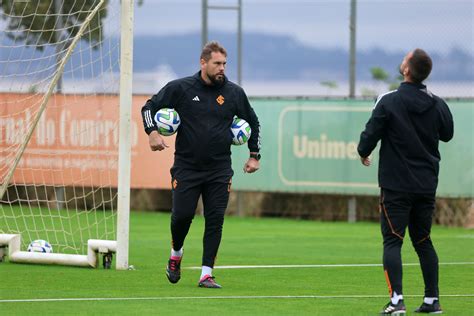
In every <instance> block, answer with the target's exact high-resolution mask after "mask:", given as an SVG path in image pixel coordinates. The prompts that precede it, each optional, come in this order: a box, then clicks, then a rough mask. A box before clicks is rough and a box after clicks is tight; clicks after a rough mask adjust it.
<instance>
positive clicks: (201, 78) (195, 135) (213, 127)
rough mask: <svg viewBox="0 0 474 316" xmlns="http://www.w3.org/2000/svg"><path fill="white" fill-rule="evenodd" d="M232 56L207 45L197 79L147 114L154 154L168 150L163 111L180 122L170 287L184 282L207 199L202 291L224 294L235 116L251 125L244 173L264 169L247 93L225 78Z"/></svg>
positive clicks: (177, 83)
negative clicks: (217, 274) (221, 265)
mask: <svg viewBox="0 0 474 316" xmlns="http://www.w3.org/2000/svg"><path fill="white" fill-rule="evenodd" d="M226 59H227V52H226V50H225V48H224V47H222V46H221V45H220V44H219V43H217V42H209V43H207V44H206V45H205V46H204V48H203V50H202V52H201V58H200V65H201V70H200V71H199V72H198V73H196V74H195V75H194V76H190V77H185V78H182V79H177V80H174V81H171V82H169V83H168V84H167V85H166V86H165V87H163V88H162V89H161V90H160V91H159V92H158V93H157V94H155V95H153V96H152V97H151V99H149V100H148V101H147V102H146V104H145V105H144V106H143V108H142V118H143V124H144V126H145V132H146V133H147V134H148V137H149V144H150V148H151V150H153V151H155V150H159V151H161V150H163V149H165V148H167V147H168V145H167V144H166V142H165V140H164V139H163V138H162V137H161V136H160V134H158V131H157V126H156V124H155V122H153V120H152V118H153V117H154V116H155V113H156V112H157V111H158V110H160V109H162V108H174V109H175V110H176V111H177V112H178V114H179V116H180V119H181V124H180V126H179V128H178V132H177V136H176V145H175V149H176V150H175V153H174V164H173V167H172V168H171V178H172V198H173V207H172V215H171V236H172V248H171V256H170V258H169V260H168V265H167V267H166V275H167V277H168V280H169V281H170V282H171V283H177V282H178V281H179V279H180V278H181V269H180V267H181V259H182V257H183V244H184V240H185V238H186V235H187V233H188V231H189V228H190V226H191V222H192V220H193V218H194V215H195V211H196V206H197V203H198V199H199V197H200V196H202V201H203V206H204V217H205V230H204V240H203V256H202V273H201V278H200V280H199V283H198V285H199V286H200V287H206V288H220V287H221V286H220V285H219V284H217V283H216V282H215V281H214V277H213V275H212V269H213V267H214V261H215V258H216V255H217V251H218V248H219V244H220V242H221V237H222V225H223V222H224V213H225V210H226V208H227V203H228V200H229V192H230V187H231V182H232V176H233V174H234V172H233V170H232V167H231V150H230V147H231V143H232V135H231V132H230V126H231V124H232V121H233V119H234V117H235V116H237V117H239V118H242V119H244V120H246V121H247V122H248V123H249V125H250V127H251V129H252V133H251V137H250V139H249V140H248V148H249V150H250V157H249V159H248V161H247V162H246V163H245V165H244V172H247V173H253V172H255V171H257V170H258V169H259V167H260V163H259V160H260V154H259V151H260V136H259V135H260V125H259V122H258V118H257V115H256V114H255V112H254V110H253V109H252V107H251V106H250V103H249V101H248V99H247V96H246V94H245V92H244V90H243V89H242V88H241V87H239V86H238V85H236V84H235V83H232V82H230V81H229V80H228V79H227V77H226V76H225V74H224V71H225V68H226V62H227V60H226Z"/></svg>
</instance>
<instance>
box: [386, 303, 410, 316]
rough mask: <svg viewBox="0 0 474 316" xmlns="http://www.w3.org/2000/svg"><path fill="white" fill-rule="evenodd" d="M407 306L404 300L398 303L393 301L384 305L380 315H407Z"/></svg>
mask: <svg viewBox="0 0 474 316" xmlns="http://www.w3.org/2000/svg"><path fill="white" fill-rule="evenodd" d="M405 314H406V308H405V304H404V303H403V300H400V301H399V302H398V304H396V305H395V304H393V303H392V302H391V301H390V302H388V303H387V305H385V306H384V308H383V309H382V311H381V312H380V315H405Z"/></svg>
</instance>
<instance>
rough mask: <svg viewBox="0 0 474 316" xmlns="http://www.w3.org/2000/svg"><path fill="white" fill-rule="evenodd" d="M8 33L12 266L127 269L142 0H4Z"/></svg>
mask: <svg viewBox="0 0 474 316" xmlns="http://www.w3.org/2000/svg"><path fill="white" fill-rule="evenodd" d="M0 29H1V30H2V31H1V33H0V151H1V152H0V161H1V163H0V179H1V180H0V185H1V186H0V261H2V260H3V259H7V258H8V260H9V261H11V262H22V263H42V264H61V265H77V266H90V267H97V266H98V265H99V264H100V260H101V259H103V265H104V267H105V268H110V266H111V262H112V258H114V260H115V266H116V269H127V268H128V267H129V265H128V231H129V205H130V139H131V137H130V132H131V131H130V121H131V105H132V90H131V86H132V55H133V41H132V34H133V0H71V1H69V0H67V1H66V0H41V1H38V0H29V1H27V0H1V1H0ZM34 240H45V241H47V244H48V246H49V245H51V247H52V252H50V249H48V251H45V253H42V252H38V251H27V250H28V245H30V243H31V242H32V241H34ZM33 249H34V250H38V247H36V248H33ZM40 251H41V248H40ZM114 254H115V256H114ZM101 255H102V257H101Z"/></svg>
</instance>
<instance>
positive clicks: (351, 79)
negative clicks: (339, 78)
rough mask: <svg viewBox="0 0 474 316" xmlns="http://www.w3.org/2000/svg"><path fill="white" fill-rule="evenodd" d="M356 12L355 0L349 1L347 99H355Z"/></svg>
mask: <svg viewBox="0 0 474 316" xmlns="http://www.w3.org/2000/svg"><path fill="white" fill-rule="evenodd" d="M356 12H357V0H351V17H350V24H349V30H350V52H349V98H354V97H355V83H356Z"/></svg>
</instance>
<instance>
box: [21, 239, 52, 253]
mask: <svg viewBox="0 0 474 316" xmlns="http://www.w3.org/2000/svg"><path fill="white" fill-rule="evenodd" d="M27 250H28V252H42V253H52V252H53V247H52V246H51V244H50V243H49V242H47V241H46V240H43V239H37V240H33V241H32V242H31V243H30V244H29V245H28V249H27Z"/></svg>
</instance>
